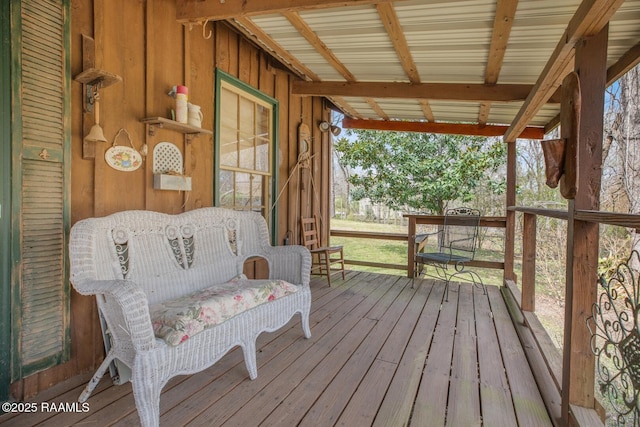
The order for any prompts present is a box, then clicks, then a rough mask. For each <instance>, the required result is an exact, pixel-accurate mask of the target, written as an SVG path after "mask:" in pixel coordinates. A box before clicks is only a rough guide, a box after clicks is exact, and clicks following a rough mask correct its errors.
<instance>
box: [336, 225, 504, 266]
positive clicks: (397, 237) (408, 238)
mask: <svg viewBox="0 0 640 427" xmlns="http://www.w3.org/2000/svg"><path fill="white" fill-rule="evenodd" d="M405 218H408V220H409V226H408V230H407V234H402V233H379V232H378V233H376V232H368V231H350V230H331V236H334V237H346V238H356V239H374V240H391V241H404V242H407V243H408V245H407V264H406V265H405V264H390V263H381V262H371V261H362V260H354V259H348V258H345V260H344V262H345V264H349V265H360V266H366V267H375V268H390V269H394V270H405V271H407V277H413V274H414V262H413V259H414V256H415V239H416V227H417V225H420V224H429V225H442V224H444V216H439V215H405ZM480 226H481V227H494V228H505V226H506V218H505V217H498V216H488V217H482V218H481V219H480ZM469 265H470V266H475V267H480V268H495V269H499V270H502V269H504V262H502V261H487V260H479V259H476V260H474V261H471V262H470V263H469Z"/></svg>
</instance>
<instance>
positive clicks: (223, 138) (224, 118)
mask: <svg viewBox="0 0 640 427" xmlns="http://www.w3.org/2000/svg"><path fill="white" fill-rule="evenodd" d="M220 164H221V165H224V166H232V167H237V166H238V95H236V94H235V93H233V92H231V91H230V90H228V89H222V99H221V100H220Z"/></svg>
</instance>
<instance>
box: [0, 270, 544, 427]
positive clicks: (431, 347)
mask: <svg viewBox="0 0 640 427" xmlns="http://www.w3.org/2000/svg"><path fill="white" fill-rule="evenodd" d="M332 282H333V287H331V288H329V287H328V286H327V285H326V280H322V279H320V278H314V279H313V280H312V295H313V304H312V313H311V319H310V324H311V334H312V338H311V339H309V340H307V339H305V338H304V336H303V334H302V330H301V327H300V321H299V316H296V317H295V318H294V319H293V320H292V321H291V322H290V323H289V324H288V325H287V326H286V327H284V328H282V329H281V330H279V331H277V332H274V333H265V334H261V335H260V337H259V339H258V344H257V348H258V355H257V362H258V378H257V379H256V380H254V381H251V380H249V378H248V374H247V372H246V368H245V366H244V360H243V357H242V352H241V351H240V350H239V349H235V350H233V351H232V352H230V353H229V354H227V355H226V356H225V357H223V358H222V359H221V360H220V361H219V362H218V363H216V364H215V365H214V366H212V367H211V368H209V369H207V370H205V371H203V372H201V373H199V374H195V375H190V376H181V377H177V378H174V379H172V380H171V381H170V382H169V384H167V386H166V387H165V388H164V389H163V393H162V396H161V400H160V411H161V419H160V423H161V425H166V426H178V425H180V426H182V425H189V426H223V425H224V426H254V425H256V426H257V425H262V426H283V425H287V426H290V425H291V426H293V425H300V426H333V425H346V426H369V425H375V426H403V425H413V426H463V427H467V426H474V425H478V426H480V425H485V426H521V427H526V426H535V427H539V426H551V425H552V424H551V421H550V419H549V416H548V414H547V411H546V409H545V407H544V403H543V401H542V398H541V397H540V392H539V390H538V388H537V386H536V383H535V380H534V379H533V375H532V374H531V371H530V369H529V366H528V364H527V361H526V357H525V353H524V350H523V349H522V346H521V345H520V342H519V340H518V337H517V334H516V331H515V329H514V326H513V324H512V323H511V319H510V317H509V314H508V311H507V309H506V307H505V304H504V301H503V300H502V296H501V295H500V291H499V289H497V288H495V287H492V286H489V287H488V294H487V295H485V294H483V292H482V290H481V289H478V288H474V287H472V286H470V285H468V284H462V285H458V284H455V283H452V284H451V286H450V289H449V301H444V300H443V296H444V292H443V291H444V286H443V284H442V282H437V281H433V280H416V286H415V288H412V287H411V281H410V280H409V279H407V278H403V277H399V276H389V275H377V274H373V273H364V272H354V271H349V272H348V273H347V277H346V279H345V280H340V279H335V280H334V281H332ZM89 377H90V374H83V375H79V376H77V377H74V378H72V379H70V380H69V381H67V382H65V383H63V384H60V385H58V386H56V387H54V388H52V389H50V390H47V391H45V392H43V393H41V394H40V395H38V396H37V397H36V398H35V399H34V401H36V402H39V401H44V402H73V401H74V400H75V399H76V398H77V396H78V395H79V394H80V391H81V390H82V388H83V387H84V383H85V382H86V381H88V379H89ZM88 403H89V407H90V410H89V412H87V413H83V412H78V413H60V414H55V413H44V412H37V413H34V414H20V415H15V414H7V415H3V416H0V425H7V426H9V425H10V426H12V427H13V426H35V425H38V426H56V427H58V426H66V425H83V426H84V425H87V426H91V425H94V426H110V425H113V426H136V425H139V420H138V415H137V413H136V411H135V404H134V400H133V395H132V392H131V385H130V384H125V385H122V386H114V385H112V384H111V381H110V380H109V379H108V378H105V379H103V381H101V383H100V384H99V385H98V387H97V388H96V390H95V391H94V393H93V394H92V396H91V397H90V398H89V400H88Z"/></svg>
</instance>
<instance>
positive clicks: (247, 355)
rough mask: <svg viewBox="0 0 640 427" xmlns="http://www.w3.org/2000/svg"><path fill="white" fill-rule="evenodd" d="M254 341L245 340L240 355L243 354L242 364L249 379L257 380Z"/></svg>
mask: <svg viewBox="0 0 640 427" xmlns="http://www.w3.org/2000/svg"><path fill="white" fill-rule="evenodd" d="M256 339H257V337H255V338H253V339H249V340H246V341H245V342H244V343H243V344H241V347H242V353H243V354H244V363H245V365H246V366H247V371H249V378H251V379H252V380H255V379H256V378H258V364H257V362H256Z"/></svg>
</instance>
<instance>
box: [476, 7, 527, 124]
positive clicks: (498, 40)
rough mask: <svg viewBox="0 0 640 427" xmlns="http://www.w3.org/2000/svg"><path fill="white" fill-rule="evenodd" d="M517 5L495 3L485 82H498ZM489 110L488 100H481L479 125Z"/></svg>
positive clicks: (485, 120) (487, 117)
mask: <svg viewBox="0 0 640 427" xmlns="http://www.w3.org/2000/svg"><path fill="white" fill-rule="evenodd" d="M517 7H518V1H517V0H498V2H497V4H496V15H495V17H494V19H493V32H492V33H491V44H490V45H489V57H488V59H487V68H486V70H485V73H484V75H485V77H484V82H485V84H488V85H494V84H496V83H498V77H499V76H500V70H502V63H503V61H504V54H505V52H506V51H507V44H508V42H509V37H510V36H511V28H512V27H513V20H514V17H515V15H516V9H517ZM490 111H491V103H490V102H483V103H482V104H481V105H480V112H479V113H478V123H480V125H486V124H487V121H488V120H489V113H490Z"/></svg>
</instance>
